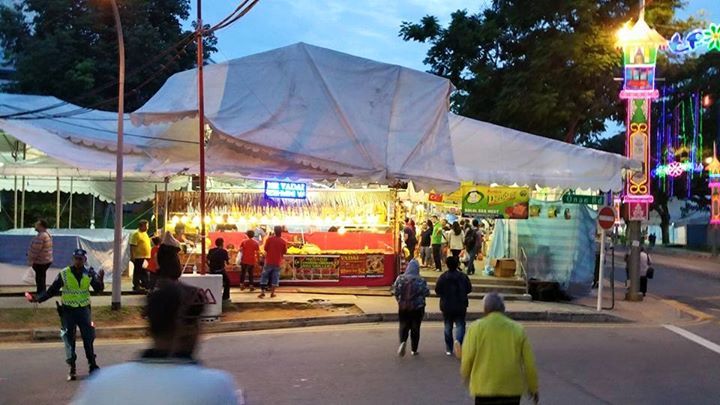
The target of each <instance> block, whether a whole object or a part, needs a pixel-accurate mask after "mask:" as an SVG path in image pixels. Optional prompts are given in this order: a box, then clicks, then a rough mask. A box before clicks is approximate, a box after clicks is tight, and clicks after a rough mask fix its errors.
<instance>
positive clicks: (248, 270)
mask: <svg viewBox="0 0 720 405" xmlns="http://www.w3.org/2000/svg"><path fill="white" fill-rule="evenodd" d="M253 270H255V265H254V264H241V265H240V286H243V285H245V274H247V275H248V278H249V280H248V285H249V286H252V285H253V277H254V276H253Z"/></svg>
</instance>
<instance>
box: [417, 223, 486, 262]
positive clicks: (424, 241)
mask: <svg viewBox="0 0 720 405" xmlns="http://www.w3.org/2000/svg"><path fill="white" fill-rule="evenodd" d="M403 242H404V244H405V249H406V250H407V251H406V259H407V260H412V259H414V258H415V257H416V250H418V249H419V255H418V256H419V258H420V262H419V263H420V267H430V268H432V267H434V269H435V271H437V272H441V271H442V270H443V266H442V264H443V262H444V261H445V259H446V258H447V257H448V256H453V257H455V258H456V259H458V262H459V263H460V265H461V266H460V267H461V268H462V267H464V268H465V270H466V271H467V273H468V274H475V260H477V258H478V256H479V255H480V253H481V252H482V247H483V243H485V233H484V231H483V226H482V225H481V224H480V222H479V221H478V220H477V219H474V220H466V219H461V220H459V221H454V222H452V223H450V222H449V221H448V220H447V219H445V218H443V219H439V218H438V217H437V215H433V216H432V217H431V219H428V220H427V221H426V222H424V223H423V224H422V225H421V226H420V230H419V233H418V230H417V229H416V226H415V221H414V220H413V219H410V218H408V219H406V220H405V227H404V228H403Z"/></svg>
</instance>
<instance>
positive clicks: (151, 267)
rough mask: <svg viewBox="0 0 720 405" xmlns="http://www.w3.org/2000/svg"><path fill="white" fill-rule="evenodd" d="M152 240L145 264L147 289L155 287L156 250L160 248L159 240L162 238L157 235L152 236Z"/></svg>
mask: <svg viewBox="0 0 720 405" xmlns="http://www.w3.org/2000/svg"><path fill="white" fill-rule="evenodd" d="M151 241H152V245H153V246H152V249H150V260H148V265H147V271H148V290H152V289H154V288H155V283H157V271H158V261H157V255H158V251H159V250H160V242H161V241H162V239H160V237H159V236H153V238H152V239H151Z"/></svg>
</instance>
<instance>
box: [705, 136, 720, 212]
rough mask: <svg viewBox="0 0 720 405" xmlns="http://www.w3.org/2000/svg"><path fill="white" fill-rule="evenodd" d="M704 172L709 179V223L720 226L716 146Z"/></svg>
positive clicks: (718, 171) (718, 162)
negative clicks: (706, 172)
mask: <svg viewBox="0 0 720 405" xmlns="http://www.w3.org/2000/svg"><path fill="white" fill-rule="evenodd" d="M705 170H707V171H708V177H709V179H710V184H709V186H710V223H711V224H713V225H720V161H719V160H718V158H717V145H713V157H712V160H711V161H710V163H708V165H707V166H706V167H705Z"/></svg>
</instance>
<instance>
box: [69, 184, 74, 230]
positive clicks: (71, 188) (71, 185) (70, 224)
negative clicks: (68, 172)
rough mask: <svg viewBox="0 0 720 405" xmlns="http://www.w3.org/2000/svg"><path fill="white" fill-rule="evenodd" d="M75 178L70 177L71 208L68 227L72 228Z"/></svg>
mask: <svg viewBox="0 0 720 405" xmlns="http://www.w3.org/2000/svg"><path fill="white" fill-rule="evenodd" d="M72 200H73V179H72V177H71V178H70V204H69V205H70V209H69V211H68V229H72V203H73V201H72Z"/></svg>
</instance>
